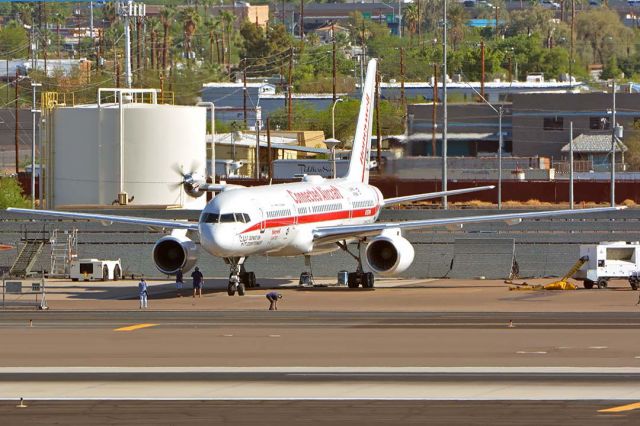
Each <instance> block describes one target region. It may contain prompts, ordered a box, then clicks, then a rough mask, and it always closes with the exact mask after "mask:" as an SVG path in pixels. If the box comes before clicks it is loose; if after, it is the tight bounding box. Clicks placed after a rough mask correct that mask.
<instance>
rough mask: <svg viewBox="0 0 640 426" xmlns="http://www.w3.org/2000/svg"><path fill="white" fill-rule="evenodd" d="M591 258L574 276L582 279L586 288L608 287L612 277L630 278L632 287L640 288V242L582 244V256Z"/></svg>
mask: <svg viewBox="0 0 640 426" xmlns="http://www.w3.org/2000/svg"><path fill="white" fill-rule="evenodd" d="M582 256H588V257H589V260H588V261H587V262H586V263H585V264H584V265H583V266H582V268H580V269H579V270H578V271H577V272H576V273H575V274H574V275H573V278H575V279H576V280H581V281H582V282H583V284H584V288H593V286H594V285H596V286H598V288H606V287H607V285H608V283H609V280H610V279H611V278H622V279H627V280H629V284H630V285H631V288H632V289H634V290H637V289H638V285H639V284H640V276H639V275H640V243H639V242H637V241H636V242H631V243H629V242H625V241H610V242H602V243H600V244H595V245H594V244H589V245H586V244H585V245H581V246H580V257H582Z"/></svg>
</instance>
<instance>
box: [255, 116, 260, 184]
mask: <svg viewBox="0 0 640 426" xmlns="http://www.w3.org/2000/svg"><path fill="white" fill-rule="evenodd" d="M256 113H257V111H256ZM255 175H256V180H258V181H259V180H260V120H259V119H256V173H255Z"/></svg>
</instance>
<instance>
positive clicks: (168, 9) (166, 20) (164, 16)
mask: <svg viewBox="0 0 640 426" xmlns="http://www.w3.org/2000/svg"><path fill="white" fill-rule="evenodd" d="M175 13H176V10H175V9H174V8H173V7H172V6H165V8H164V9H162V10H161V11H160V22H162V28H163V31H164V33H163V35H162V72H164V73H166V72H167V41H168V37H169V28H171V24H172V23H173V17H174V15H175Z"/></svg>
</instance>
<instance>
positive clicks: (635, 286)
mask: <svg viewBox="0 0 640 426" xmlns="http://www.w3.org/2000/svg"><path fill="white" fill-rule="evenodd" d="M629 284H630V285H631V288H632V289H633V290H637V289H638V279H637V278H631V279H630V280H629Z"/></svg>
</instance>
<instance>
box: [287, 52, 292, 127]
mask: <svg viewBox="0 0 640 426" xmlns="http://www.w3.org/2000/svg"><path fill="white" fill-rule="evenodd" d="M292 72H293V47H292V48H290V49H289V85H288V89H287V98H288V99H289V102H288V105H287V107H288V109H289V111H288V112H287V129H288V130H291V118H292V117H291V115H292V112H293V110H292V105H291V103H292V102H291V91H292V90H293V86H292V85H291V78H292Z"/></svg>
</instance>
